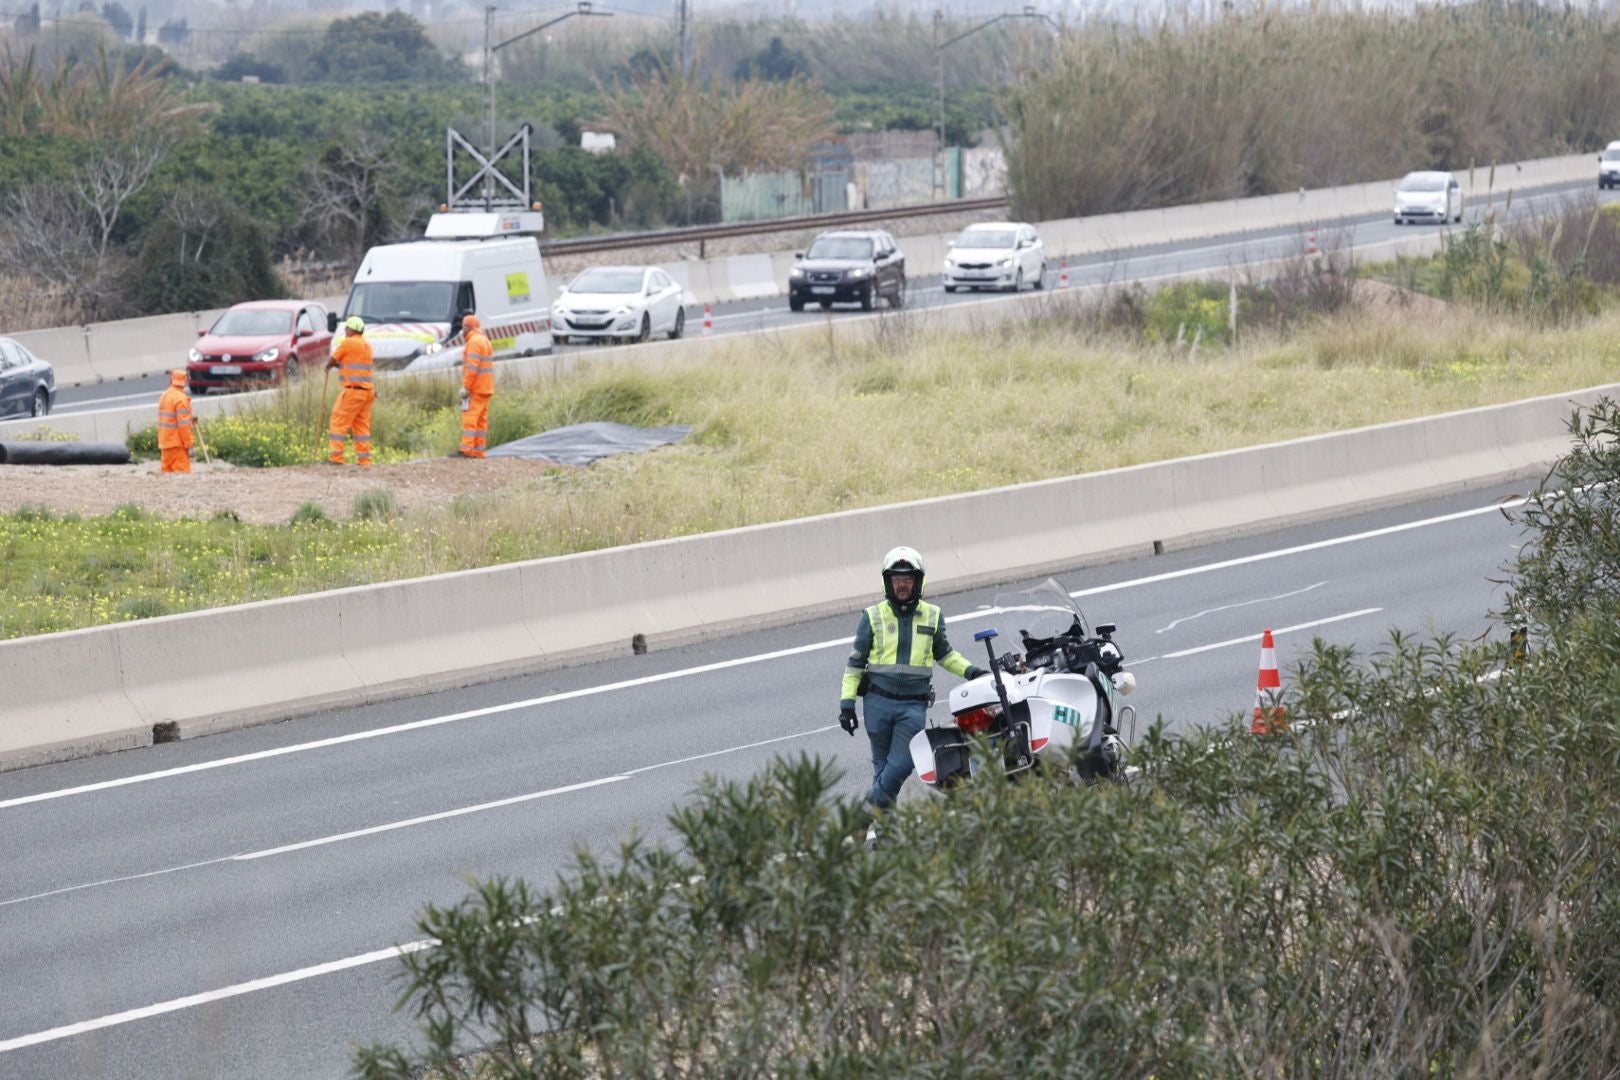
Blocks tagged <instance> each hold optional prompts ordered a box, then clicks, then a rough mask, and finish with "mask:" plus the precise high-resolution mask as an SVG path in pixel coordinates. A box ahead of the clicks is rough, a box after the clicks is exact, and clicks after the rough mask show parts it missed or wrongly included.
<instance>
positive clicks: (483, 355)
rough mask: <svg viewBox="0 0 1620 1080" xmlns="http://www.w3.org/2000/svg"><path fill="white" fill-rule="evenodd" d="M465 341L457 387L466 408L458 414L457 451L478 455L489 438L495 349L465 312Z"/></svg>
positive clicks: (482, 451) (471, 455) (493, 389)
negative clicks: (461, 393)
mask: <svg viewBox="0 0 1620 1080" xmlns="http://www.w3.org/2000/svg"><path fill="white" fill-rule="evenodd" d="M463 325H464V326H466V327H467V344H466V347H465V348H463V349H462V353H461V387H462V389H463V390H465V391H467V408H466V410H465V411H464V412H463V413H462V414H461V453H462V456H464V457H470V458H481V457H483V456H484V448H485V445H486V444H487V443H488V440H489V399H490V398H492V397H494V396H495V350H494V349H492V348H490V346H489V338H487V337H485V336H484V331H483V330H482V329H481V328H480V326H479V324H478V322H477V320H476V319H474V318H473V317H471V316H469V317H468V318H467V320H466V323H464V324H463Z"/></svg>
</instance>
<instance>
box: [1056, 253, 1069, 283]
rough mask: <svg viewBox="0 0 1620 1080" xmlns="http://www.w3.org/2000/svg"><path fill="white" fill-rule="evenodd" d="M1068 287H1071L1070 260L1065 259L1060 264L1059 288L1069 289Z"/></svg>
mask: <svg viewBox="0 0 1620 1080" xmlns="http://www.w3.org/2000/svg"><path fill="white" fill-rule="evenodd" d="M1068 287H1069V260H1067V259H1064V260H1063V261H1062V262H1061V263H1059V264H1058V288H1060V289H1067V288H1068Z"/></svg>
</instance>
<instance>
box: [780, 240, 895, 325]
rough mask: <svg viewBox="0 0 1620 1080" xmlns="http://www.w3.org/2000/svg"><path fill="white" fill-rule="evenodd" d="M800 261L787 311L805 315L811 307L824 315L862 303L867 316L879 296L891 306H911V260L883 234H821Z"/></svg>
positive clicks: (792, 277)
mask: <svg viewBox="0 0 1620 1080" xmlns="http://www.w3.org/2000/svg"><path fill="white" fill-rule="evenodd" d="M795 258H797V259H798V260H799V261H798V264H797V265H795V266H794V267H793V269H792V270H790V271H789V272H788V307H790V308H792V309H793V310H794V311H803V310H804V305H805V303H806V302H810V303H816V304H820V305H821V307H822V309H823V310H825V309H827V308H830V307H832V306H833V305H834V304H859V305H861V310H863V311H871V310H872V304H873V302H874V301H875V300H877V298H878V297H882V298H883V299H885V300H887V301H888V302H889V306H890V307H901V306H903V305H904V304H905V302H906V257H905V256H904V255H902V254H901V253H900V245H898V244H896V243H895V242H894V237H892V236H890V235H889V234H888V233H886V232H884V231H883V230H882V229H860V230H854V229H851V230H840V231H838V232H829V233H822V234H821V235H820V236H818V237H816V242H815V243H813V244H811V245H810V248H809V250H807V251H804V252H802V253H800V254H798V255H796V256H795Z"/></svg>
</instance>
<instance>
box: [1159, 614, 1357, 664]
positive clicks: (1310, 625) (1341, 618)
mask: <svg viewBox="0 0 1620 1080" xmlns="http://www.w3.org/2000/svg"><path fill="white" fill-rule="evenodd" d="M1383 610H1384V609H1383V608H1381V607H1370V608H1362V609H1361V610H1360V611H1347V612H1345V613H1344V614H1343V615H1330V616H1328V617H1327V618H1325V619H1315V620H1312V621H1311V622H1302V623H1296V624H1295V625H1293V626H1285V627H1283V628H1282V629H1281V630H1273V631H1272V634H1273V635H1274V636H1276V637H1281V636H1282V635H1284V634H1297V633H1299V631H1301V630H1314V629H1316V628H1317V627H1318V626H1327V625H1328V624H1329V623H1340V622H1345V621H1347V620H1349V619H1359V618H1362V617H1363V616H1366V615H1377V614H1378V613H1379V612H1380V611H1383ZM1259 640H1260V635H1259V634H1249V635H1247V636H1245V637H1236V638H1229V639H1227V640H1226V641H1217V642H1215V643H1214V644H1213V645H1198V646H1195V647H1194V648H1191V649H1180V650H1178V651H1176V652H1167V653H1165V654H1164V655H1163V656H1158V657H1155V658H1154V659H1156V660H1178V659H1180V658H1181V657H1183V656H1195V655H1197V654H1198V653H1206V652H1213V651H1214V650H1216V649H1225V648H1227V647H1229V646H1232V645H1246V644H1248V643H1249V642H1251V641H1259Z"/></svg>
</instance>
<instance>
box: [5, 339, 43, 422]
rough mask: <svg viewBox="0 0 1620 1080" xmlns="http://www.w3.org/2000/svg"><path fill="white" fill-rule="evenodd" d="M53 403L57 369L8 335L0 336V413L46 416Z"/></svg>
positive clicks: (6, 414)
mask: <svg viewBox="0 0 1620 1080" xmlns="http://www.w3.org/2000/svg"><path fill="white" fill-rule="evenodd" d="M55 405H56V370H55V369H54V368H52V367H51V365H50V364H48V363H46V362H45V361H44V360H41V359H40V358H39V357H37V356H35V355H34V354H33V353H31V352H29V351H28V350H27V349H25V348H23V346H22V345H21V344H20V343H18V342H16V341H13V340H12V339H11V338H0V416H45V415H46V414H48V413H49V412H50V411H51V409H52V408H53V407H54V406H55Z"/></svg>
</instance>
